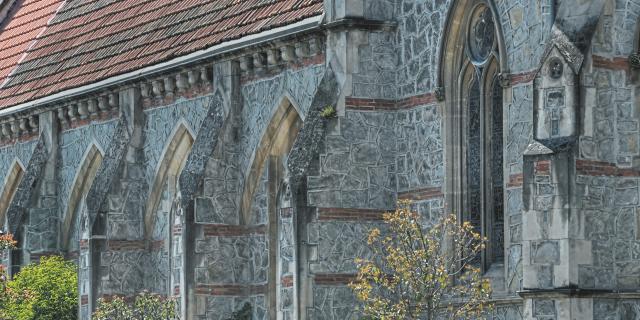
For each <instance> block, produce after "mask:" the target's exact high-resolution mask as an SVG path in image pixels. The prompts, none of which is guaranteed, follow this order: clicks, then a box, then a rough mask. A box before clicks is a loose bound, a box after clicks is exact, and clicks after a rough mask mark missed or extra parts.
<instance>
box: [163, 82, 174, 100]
mask: <svg viewBox="0 0 640 320" xmlns="http://www.w3.org/2000/svg"><path fill="white" fill-rule="evenodd" d="M162 81H163V82H164V93H165V95H167V96H168V97H173V95H174V92H175V90H176V84H175V79H174V78H173V77H165V78H164V79H162Z"/></svg>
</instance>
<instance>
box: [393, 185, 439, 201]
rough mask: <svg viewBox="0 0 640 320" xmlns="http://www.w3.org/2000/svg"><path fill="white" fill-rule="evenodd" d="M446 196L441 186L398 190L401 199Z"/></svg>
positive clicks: (413, 199)
mask: <svg viewBox="0 0 640 320" xmlns="http://www.w3.org/2000/svg"><path fill="white" fill-rule="evenodd" d="M442 197H444V193H443V192H442V188H441V187H432V188H423V189H417V190H409V191H400V192H398V199H399V200H412V201H422V200H431V199H437V198H442Z"/></svg>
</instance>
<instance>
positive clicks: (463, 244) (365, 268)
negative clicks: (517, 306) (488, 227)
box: [350, 202, 491, 320]
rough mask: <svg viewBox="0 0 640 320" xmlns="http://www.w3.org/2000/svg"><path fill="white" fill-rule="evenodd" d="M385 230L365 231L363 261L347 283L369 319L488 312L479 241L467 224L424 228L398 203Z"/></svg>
mask: <svg viewBox="0 0 640 320" xmlns="http://www.w3.org/2000/svg"><path fill="white" fill-rule="evenodd" d="M384 222H385V226H386V228H384V229H382V230H381V229H379V228H374V229H372V230H371V231H370V233H369V237H368V240H367V241H368V244H369V247H370V248H371V250H372V256H371V257H370V258H369V259H359V260H357V261H356V262H357V264H358V267H359V269H358V275H357V278H356V281H354V282H353V283H352V284H350V287H351V288H352V289H353V290H354V292H355V294H356V297H357V298H358V300H360V301H361V302H362V303H363V305H364V309H363V312H364V313H365V314H366V315H367V316H369V317H371V318H372V319H379V320H404V319H426V320H433V319H476V318H480V317H482V315H483V314H484V313H485V312H486V311H487V310H488V309H490V308H491V304H490V303H489V298H490V296H491V285H490V283H489V280H487V279H483V278H482V274H481V270H480V269H479V268H478V266H477V261H478V259H477V257H478V256H479V254H480V253H481V252H482V250H483V249H484V247H485V239H483V238H482V237H481V236H480V235H479V234H478V233H476V232H475V231H474V229H473V226H472V225H471V224H470V223H468V222H463V223H460V222H459V221H458V220H457V219H456V217H455V216H453V215H450V216H443V217H441V218H440V219H438V220H437V221H435V222H434V223H433V224H431V225H429V226H428V227H427V226H426V225H427V223H423V222H422V221H421V220H420V217H419V216H418V215H417V214H416V213H415V212H413V211H412V210H411V209H410V203H409V202H400V203H399V206H398V209H397V210H396V211H395V212H390V213H385V214H384Z"/></svg>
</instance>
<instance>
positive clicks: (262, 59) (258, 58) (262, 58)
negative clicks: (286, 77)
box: [253, 52, 267, 70]
mask: <svg viewBox="0 0 640 320" xmlns="http://www.w3.org/2000/svg"><path fill="white" fill-rule="evenodd" d="M266 60H267V59H266V55H265V54H264V53H262V52H256V53H254V54H253V66H254V67H255V68H256V69H258V70H260V69H262V68H264V67H265V65H266Z"/></svg>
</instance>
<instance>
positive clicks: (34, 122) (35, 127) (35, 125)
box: [29, 114, 40, 134]
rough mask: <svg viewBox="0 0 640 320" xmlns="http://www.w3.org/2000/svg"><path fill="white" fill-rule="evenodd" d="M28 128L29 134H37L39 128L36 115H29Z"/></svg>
mask: <svg viewBox="0 0 640 320" xmlns="http://www.w3.org/2000/svg"><path fill="white" fill-rule="evenodd" d="M29 127H31V133H32V134H37V133H38V131H39V130H40V128H39V127H38V115H35V114H34V115H31V117H29Z"/></svg>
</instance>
